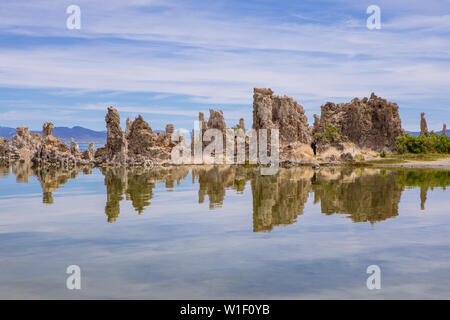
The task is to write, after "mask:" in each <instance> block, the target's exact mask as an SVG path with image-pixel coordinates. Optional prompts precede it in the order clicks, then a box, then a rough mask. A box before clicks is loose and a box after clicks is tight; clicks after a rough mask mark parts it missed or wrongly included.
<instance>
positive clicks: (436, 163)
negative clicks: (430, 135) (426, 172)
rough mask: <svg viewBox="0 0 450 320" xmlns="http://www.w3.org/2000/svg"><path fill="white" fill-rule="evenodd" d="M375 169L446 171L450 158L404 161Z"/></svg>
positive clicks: (449, 166) (378, 165) (449, 164)
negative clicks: (399, 168) (394, 168)
mask: <svg viewBox="0 0 450 320" xmlns="http://www.w3.org/2000/svg"><path fill="white" fill-rule="evenodd" d="M375 166H377V167H401V168H423V169H448V170H450V158H444V159H437V160H428V161H423V160H422V161H421V160H418V161H416V160H405V162H401V163H389V164H388V163H386V164H376V165H375Z"/></svg>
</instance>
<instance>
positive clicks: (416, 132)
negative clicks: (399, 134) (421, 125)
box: [405, 130, 450, 137]
mask: <svg viewBox="0 0 450 320" xmlns="http://www.w3.org/2000/svg"><path fill="white" fill-rule="evenodd" d="M405 132H406V133H409V134H410V135H412V136H414V137H418V136H419V135H420V131H405ZM446 132H447V137H450V130H446ZM436 134H442V130H441V131H436Z"/></svg>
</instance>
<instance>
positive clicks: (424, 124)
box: [420, 112, 428, 136]
mask: <svg viewBox="0 0 450 320" xmlns="http://www.w3.org/2000/svg"><path fill="white" fill-rule="evenodd" d="M426 134H428V126H427V120H426V119H425V112H422V113H421V114H420V135H421V136H423V135H426Z"/></svg>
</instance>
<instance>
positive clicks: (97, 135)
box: [0, 126, 164, 145]
mask: <svg viewBox="0 0 450 320" xmlns="http://www.w3.org/2000/svg"><path fill="white" fill-rule="evenodd" d="M30 132H37V133H40V134H42V131H33V130H31V131H30ZM153 132H164V131H162V130H153ZM15 134H16V129H15V128H8V127H0V137H5V138H8V139H10V140H11V138H12V136H13V135H15ZM53 135H54V136H55V137H56V138H58V139H60V140H62V141H64V142H66V143H69V142H70V139H71V138H73V139H74V140H75V141H76V142H77V143H79V144H81V143H82V144H85V143H90V142H94V143H95V144H96V145H104V144H105V143H106V131H94V130H91V129H86V128H83V127H79V126H76V127H73V128H68V127H55V128H54V129H53Z"/></svg>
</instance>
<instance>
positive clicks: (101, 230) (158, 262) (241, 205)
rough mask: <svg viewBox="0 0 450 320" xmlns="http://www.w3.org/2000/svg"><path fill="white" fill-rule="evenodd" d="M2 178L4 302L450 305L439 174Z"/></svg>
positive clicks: (21, 173) (220, 170)
mask: <svg viewBox="0 0 450 320" xmlns="http://www.w3.org/2000/svg"><path fill="white" fill-rule="evenodd" d="M0 177H1V178H0V298H2V299H14V298H38V299H47V298H58V299H59V298H63V299H81V298H87V299H89V298H138V299H139V298H148V299H162V298H167V299H216V298H217V299H219V298H221V299H238V298H251V299H265V298H273V299H277V298H288V299H299V298H324V299H328V298H337V299H342V298H352V299H353V298H354V299H385V298H406V299H410V298H446V299H449V298H450V236H449V235H450V210H449V208H450V201H449V199H450V191H449V189H446V186H448V185H450V171H442V170H423V169H414V170H411V169H409V170H408V169H392V170H390V169H374V168H365V169H362V168H358V169H348V168H347V169H329V168H322V169H320V170H318V171H313V170H312V169H309V168H293V169H282V170H280V172H279V173H278V174H277V175H275V176H261V175H260V173H259V171H258V170H257V169H244V168H235V167H225V166H224V167H202V168H187V167H183V168H175V169H168V168H166V169H147V170H144V169H133V170H126V169H120V168H119V169H118V168H116V169H111V168H110V169H101V170H100V169H92V170H85V171H77V170H70V171H61V170H60V171H56V170H35V169H31V168H30V167H26V166H23V165H18V164H17V165H14V166H12V167H9V168H7V167H0ZM69 265H78V266H80V268H81V279H82V280H81V283H82V288H81V290H68V289H67V288H66V279H67V277H68V276H69V275H68V274H66V268H67V267H68V266H69ZM369 265H378V266H379V267H380V269H381V289H380V290H369V289H367V287H366V280H367V278H368V277H369V276H370V274H367V273H366V269H367V267H368V266H369Z"/></svg>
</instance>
